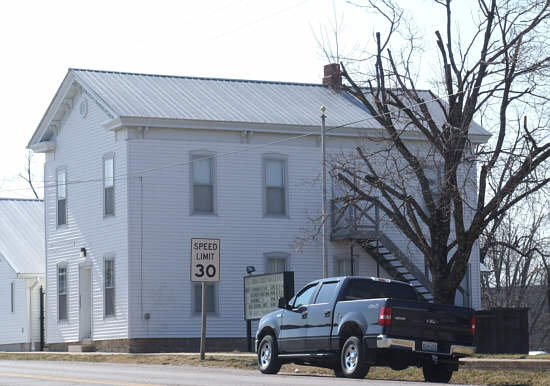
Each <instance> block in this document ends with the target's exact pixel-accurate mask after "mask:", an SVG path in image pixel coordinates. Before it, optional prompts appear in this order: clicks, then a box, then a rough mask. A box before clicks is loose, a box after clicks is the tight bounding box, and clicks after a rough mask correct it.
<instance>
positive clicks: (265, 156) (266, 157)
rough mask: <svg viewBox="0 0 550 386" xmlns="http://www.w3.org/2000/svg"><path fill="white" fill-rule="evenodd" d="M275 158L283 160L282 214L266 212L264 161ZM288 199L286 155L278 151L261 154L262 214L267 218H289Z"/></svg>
mask: <svg viewBox="0 0 550 386" xmlns="http://www.w3.org/2000/svg"><path fill="white" fill-rule="evenodd" d="M268 160H277V161H283V183H284V187H285V213H283V214H268V213H267V197H266V173H265V167H266V161H268ZM289 213H290V211H289V200H288V155H286V154H278V153H266V154H263V155H262V214H263V216H264V217H268V218H289V217H290V214H289Z"/></svg>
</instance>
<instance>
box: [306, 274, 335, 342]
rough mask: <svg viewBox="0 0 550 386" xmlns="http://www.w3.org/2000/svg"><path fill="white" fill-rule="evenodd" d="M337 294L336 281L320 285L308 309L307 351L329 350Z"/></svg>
mask: <svg viewBox="0 0 550 386" xmlns="http://www.w3.org/2000/svg"><path fill="white" fill-rule="evenodd" d="M337 293H338V282H337V281H335V282H326V283H322V285H321V288H320V289H319V292H318V293H317V296H316V297H315V300H314V301H312V303H313V304H311V305H310V306H309V307H308V314H307V326H308V328H307V339H306V347H307V351H311V352H322V351H328V350H330V349H331V347H330V344H331V340H330V333H331V330H332V324H333V317H334V315H332V311H333V310H332V307H333V306H334V301H335V299H334V298H335V297H336V294H337Z"/></svg>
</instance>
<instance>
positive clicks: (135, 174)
mask: <svg viewBox="0 0 550 386" xmlns="http://www.w3.org/2000/svg"><path fill="white" fill-rule="evenodd" d="M501 81H502V80H499V81H495V82H489V83H487V84H485V85H481V86H477V87H478V88H481V87H484V86H488V85H491V84H494V83H500V82H501ZM459 94H460V92H456V93H452V94H446V95H443V96H438V97H434V98H432V99H429V100H424V101H422V102H418V103H413V104H410V105H407V106H404V107H401V108H397V109H395V110H393V111H389V112H386V113H380V114H377V115H371V116H369V117H367V118H363V119H359V120H356V121H351V122H347V123H344V124H341V125H337V126H333V127H329V128H327V129H326V131H332V130H336V129H341V128H344V127H348V126H351V125H355V124H358V123H362V122H366V121H370V120H375V119H377V118H382V117H384V116H386V115H392V114H397V113H399V112H400V111H402V110H405V109H411V108H414V107H418V106H421V105H424V104H426V103H431V102H436V101H441V100H444V99H445V98H448V97H450V96H456V95H459ZM313 135H320V133H319V132H318V131H310V132H307V133H304V134H300V135H296V136H292V137H288V138H282V139H279V140H275V141H271V142H267V143H262V144H257V145H252V146H247V147H246V148H244V149H237V150H233V151H229V152H223V153H216V154H213V155H208V156H204V157H200V158H194V159H192V160H189V161H184V162H178V163H174V164H170V165H163V166H159V167H154V168H148V169H142V170H138V171H136V172H133V173H122V174H119V175H116V176H114V177H113V180H114V181H116V180H122V179H124V178H126V177H130V178H132V177H140V176H143V175H144V174H147V173H151V172H154V171H158V170H163V169H169V168H174V167H180V166H186V165H189V164H192V163H193V162H197V161H202V160H210V159H217V158H221V157H226V156H230V155H234V154H238V153H245V152H248V151H253V150H257V149H262V148H265V147H269V146H274V145H278V144H281V143H286V142H290V141H294V140H297V139H301V138H306V137H309V136H313ZM103 181H104V179H103V178H90V179H85V180H70V181H66V182H65V185H67V186H68V185H74V184H81V183H90V182H103ZM40 182H41V183H43V185H34V187H35V188H39V189H47V188H50V187H55V186H57V182H56V181H48V180H42V181H40ZM28 189H29V188H18V189H9V190H5V189H0V193H8V192H17V191H26V190H28Z"/></svg>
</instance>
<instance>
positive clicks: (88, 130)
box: [45, 94, 128, 343]
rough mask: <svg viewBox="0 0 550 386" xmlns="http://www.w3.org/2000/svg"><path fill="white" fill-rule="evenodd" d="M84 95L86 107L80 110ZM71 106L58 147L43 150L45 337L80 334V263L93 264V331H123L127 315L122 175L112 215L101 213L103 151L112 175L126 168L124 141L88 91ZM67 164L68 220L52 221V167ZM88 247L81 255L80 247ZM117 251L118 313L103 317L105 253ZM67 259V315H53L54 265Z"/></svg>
mask: <svg viewBox="0 0 550 386" xmlns="http://www.w3.org/2000/svg"><path fill="white" fill-rule="evenodd" d="M83 100H86V101H87V103H88V113H87V116H86V117H85V118H83V117H82V116H81V115H80V112H79V108H78V106H79V104H80V102H81V101H83ZM73 106H75V108H73V109H72V110H71V112H70V113H69V114H68V115H67V118H66V119H65V120H64V122H63V124H62V125H61V128H60V132H59V133H58V136H57V138H56V145H57V147H56V150H55V152H54V153H49V154H47V158H46V165H45V178H46V180H47V181H50V183H49V184H48V187H47V188H46V189H45V211H46V235H47V252H46V253H47V267H46V280H47V296H46V304H47V309H48V312H47V323H46V325H47V343H57V342H71V341H78V340H79V309H78V307H79V264H81V263H84V262H86V261H88V262H91V266H92V286H93V287H92V288H93V289H92V291H93V294H92V310H93V311H92V312H93V321H92V328H93V331H92V337H93V338H94V339H108V338H121V337H126V336H127V334H128V316H127V309H128V307H127V304H128V297H127V286H128V281H127V266H128V264H127V245H128V240H127V227H126V217H127V205H126V204H127V199H126V198H127V193H126V178H122V179H117V180H116V181H115V208H116V209H115V210H116V215H115V216H114V217H107V218H104V217H103V190H102V189H103V181H102V175H103V156H104V155H105V154H107V153H114V155H115V175H124V174H125V173H126V142H125V141H124V139H123V138H122V136H121V135H120V133H119V134H115V133H113V132H107V131H105V129H104V128H103V127H102V126H101V123H103V122H104V121H105V120H106V119H107V118H108V117H107V115H105V113H104V112H103V110H102V109H101V108H99V106H98V105H97V104H96V103H95V102H94V100H93V99H92V98H90V97H89V96H88V95H87V94H83V95H79V96H76V97H75V98H74V101H73ZM60 167H65V168H66V170H67V180H68V181H69V184H68V186H67V225H66V226H61V227H59V228H58V227H57V226H56V188H55V179H56V170H57V169H58V168H60ZM81 247H84V248H86V250H87V258H81V257H80V255H79V252H80V248H81ZM106 254H112V255H115V256H116V269H115V272H116V277H115V283H116V311H117V313H116V317H114V318H108V319H104V317H103V257H104V256H105V255H106ZM59 263H65V264H67V272H68V277H67V282H68V321H66V322H58V320H57V315H58V314H57V312H58V311H57V266H58V264H59Z"/></svg>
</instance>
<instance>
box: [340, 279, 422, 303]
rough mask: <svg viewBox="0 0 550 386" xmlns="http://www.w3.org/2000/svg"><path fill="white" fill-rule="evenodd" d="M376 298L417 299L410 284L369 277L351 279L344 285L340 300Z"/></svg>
mask: <svg viewBox="0 0 550 386" xmlns="http://www.w3.org/2000/svg"><path fill="white" fill-rule="evenodd" d="M378 298H394V299H406V300H414V301H416V300H418V297H417V296H416V292H415V291H414V289H413V288H412V287H411V286H410V285H407V284H403V283H396V282H389V283H387V282H382V281H375V280H370V279H353V280H351V281H350V282H349V283H348V285H347V286H346V289H345V290H344V293H343V294H342V299H341V300H361V299H378Z"/></svg>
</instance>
